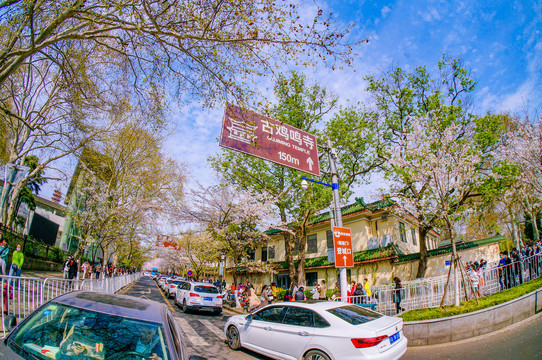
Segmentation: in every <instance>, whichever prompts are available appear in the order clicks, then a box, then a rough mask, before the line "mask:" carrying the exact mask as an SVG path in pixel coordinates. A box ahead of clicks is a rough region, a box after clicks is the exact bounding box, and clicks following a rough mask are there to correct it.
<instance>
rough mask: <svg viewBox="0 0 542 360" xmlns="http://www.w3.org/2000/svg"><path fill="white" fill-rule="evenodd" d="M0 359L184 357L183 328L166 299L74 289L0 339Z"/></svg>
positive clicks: (175, 359)
mask: <svg viewBox="0 0 542 360" xmlns="http://www.w3.org/2000/svg"><path fill="white" fill-rule="evenodd" d="M0 359H5V360H8V359H32V360H35V359H39V360H42V359H43V360H50V359H55V360H82V359H89V360H109V359H111V360H122V359H134V360H135V359H137V360H141V359H155V360H159V359H161V360H186V359H193V360H194V359H201V358H199V357H196V356H191V357H189V356H188V354H187V349H186V347H185V344H184V339H183V336H182V333H181V331H180V329H179V327H178V325H177V323H176V321H175V319H174V318H173V316H172V314H171V312H170V311H169V310H168V308H167V306H166V305H165V304H161V303H158V302H154V301H150V300H144V299H140V298H135V297H131V296H124V295H112V294H105V293H97V292H73V293H69V294H65V295H62V296H59V297H57V298H55V299H53V300H51V301H49V302H47V303H46V304H44V305H43V306H41V307H40V308H39V309H37V310H36V311H35V312H33V313H32V314H31V315H30V316H28V317H27V318H25V319H24V320H23V321H22V322H21V323H20V324H19V325H17V326H16V327H15V328H13V329H12V330H11V331H10V333H9V335H8V336H7V337H6V338H4V339H2V340H1V341H0Z"/></svg>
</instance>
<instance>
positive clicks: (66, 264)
mask: <svg viewBox="0 0 542 360" xmlns="http://www.w3.org/2000/svg"><path fill="white" fill-rule="evenodd" d="M71 258H72V257H71V255H68V259H67V260H66V261H65V262H64V266H62V277H63V278H64V279H67V278H68V270H69V267H68V263H69V262H70V259H71Z"/></svg>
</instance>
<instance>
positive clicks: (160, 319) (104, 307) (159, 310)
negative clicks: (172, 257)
mask: <svg viewBox="0 0 542 360" xmlns="http://www.w3.org/2000/svg"><path fill="white" fill-rule="evenodd" d="M51 302H55V303H58V304H63V305H69V306H73V307H77V308H81V309H86V310H90V311H97V312H101V313H106V314H110V315H117V316H122V317H126V318H131V319H137V320H143V321H151V322H157V323H164V322H165V320H166V316H167V307H166V305H165V304H162V303H159V302H156V301H152V300H147V299H141V298H136V297H133V296H127V295H117V294H107V293H101V292H93V291H75V292H71V293H68V294H64V295H61V296H59V297H57V298H55V299H53V300H51Z"/></svg>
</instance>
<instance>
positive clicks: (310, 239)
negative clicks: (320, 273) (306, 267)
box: [307, 234, 318, 254]
mask: <svg viewBox="0 0 542 360" xmlns="http://www.w3.org/2000/svg"><path fill="white" fill-rule="evenodd" d="M317 252H318V242H317V238H316V234H312V235H309V236H307V254H314V253H317Z"/></svg>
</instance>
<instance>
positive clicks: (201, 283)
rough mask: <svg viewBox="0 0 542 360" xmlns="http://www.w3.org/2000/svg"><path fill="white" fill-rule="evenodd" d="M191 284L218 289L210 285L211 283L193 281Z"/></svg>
mask: <svg viewBox="0 0 542 360" xmlns="http://www.w3.org/2000/svg"><path fill="white" fill-rule="evenodd" d="M190 283H191V284H194V285H203V286H210V287H214V288H215V287H216V286H214V285H213V284H210V283H204V282H199V281H191V282H190Z"/></svg>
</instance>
